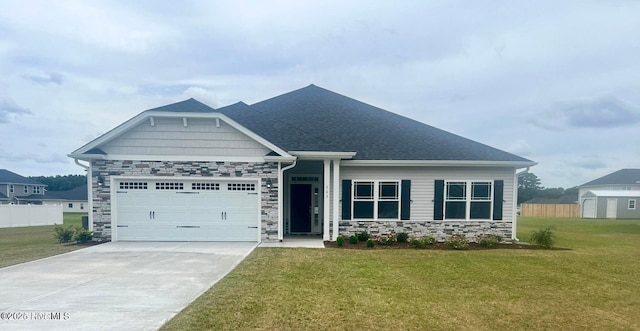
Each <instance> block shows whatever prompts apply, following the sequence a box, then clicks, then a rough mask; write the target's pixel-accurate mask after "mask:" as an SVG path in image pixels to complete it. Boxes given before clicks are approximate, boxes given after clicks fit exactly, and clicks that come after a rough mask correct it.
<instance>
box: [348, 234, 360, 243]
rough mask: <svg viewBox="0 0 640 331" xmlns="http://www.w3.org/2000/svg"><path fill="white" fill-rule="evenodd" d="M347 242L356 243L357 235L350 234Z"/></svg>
mask: <svg viewBox="0 0 640 331" xmlns="http://www.w3.org/2000/svg"><path fill="white" fill-rule="evenodd" d="M349 243H350V244H351V245H355V244H357V243H358V237H356V236H353V235H352V236H351V237H349Z"/></svg>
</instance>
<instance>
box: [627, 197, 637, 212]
mask: <svg viewBox="0 0 640 331" xmlns="http://www.w3.org/2000/svg"><path fill="white" fill-rule="evenodd" d="M627 207H628V208H627V209H631V210H634V209H636V199H629V202H628V204H627Z"/></svg>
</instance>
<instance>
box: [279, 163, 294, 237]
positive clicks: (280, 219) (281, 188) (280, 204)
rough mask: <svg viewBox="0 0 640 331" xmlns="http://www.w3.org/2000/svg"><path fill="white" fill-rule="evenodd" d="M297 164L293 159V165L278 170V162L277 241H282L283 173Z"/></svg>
mask: <svg viewBox="0 0 640 331" xmlns="http://www.w3.org/2000/svg"><path fill="white" fill-rule="evenodd" d="M297 163H298V159H294V160H293V163H291V164H290V165H288V166H286V167H284V168H280V166H281V164H282V163H281V162H278V170H279V171H278V241H282V240H283V239H284V234H283V232H284V229H283V226H284V222H282V219H283V215H284V210H282V205H283V200H284V197H283V194H282V193H283V187H282V185H284V172H285V171H287V170H289V169H291V168H293V167H295V166H296V164H297Z"/></svg>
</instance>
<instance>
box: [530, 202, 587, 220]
mask: <svg viewBox="0 0 640 331" xmlns="http://www.w3.org/2000/svg"><path fill="white" fill-rule="evenodd" d="M520 215H521V216H529V217H580V205H579V204H577V203H571V204H538V203H523V204H521V205H520Z"/></svg>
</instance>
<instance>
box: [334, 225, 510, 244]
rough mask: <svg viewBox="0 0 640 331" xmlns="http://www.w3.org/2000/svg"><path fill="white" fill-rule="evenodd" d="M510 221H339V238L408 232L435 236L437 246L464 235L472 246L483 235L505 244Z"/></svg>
mask: <svg viewBox="0 0 640 331" xmlns="http://www.w3.org/2000/svg"><path fill="white" fill-rule="evenodd" d="M511 226H512V223H511V221H440V220H438V221H340V229H339V230H340V234H341V235H343V236H347V237H348V236H351V235H357V234H358V233H360V232H362V231H366V232H368V233H369V234H370V235H371V236H372V237H375V236H376V235H378V234H380V235H384V234H394V233H396V234H397V233H401V232H406V233H408V234H409V237H426V236H429V235H431V236H433V237H435V238H436V240H437V241H438V242H444V241H445V240H446V238H447V237H449V236H451V235H454V234H457V235H464V236H465V237H467V239H468V240H469V241H471V242H475V241H476V239H477V236H479V235H482V234H493V235H499V236H501V237H502V238H503V240H511Z"/></svg>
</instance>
